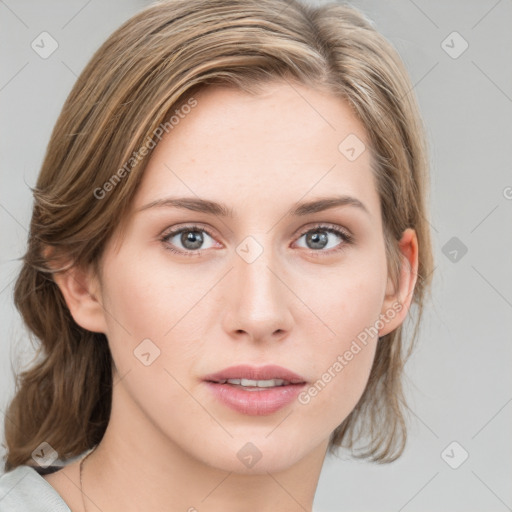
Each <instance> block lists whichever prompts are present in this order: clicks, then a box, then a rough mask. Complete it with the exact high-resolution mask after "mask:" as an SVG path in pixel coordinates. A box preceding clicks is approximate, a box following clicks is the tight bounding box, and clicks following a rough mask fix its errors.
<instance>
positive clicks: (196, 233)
mask: <svg viewBox="0 0 512 512" xmlns="http://www.w3.org/2000/svg"><path fill="white" fill-rule="evenodd" d="M204 234H206V235H207V237H209V238H211V239H212V240H213V242H214V243H213V244H212V246H214V245H215V244H216V243H217V242H215V240H214V235H212V234H211V232H210V231H209V230H208V229H207V228H206V227H205V226H202V225H198V224H191V225H187V226H181V227H179V228H176V229H171V230H167V231H166V232H165V233H164V234H163V235H162V236H161V238H160V241H161V242H162V243H163V244H164V247H165V249H167V250H169V251H171V252H173V253H176V254H179V255H182V256H191V257H194V256H196V257H197V256H201V255H202V254H203V252H204V251H206V250H208V249H210V248H211V247H206V248H205V247H204V243H205V240H206V238H205V236H204ZM178 235H181V236H179V237H178V243H179V244H181V245H182V247H178V248H177V247H176V243H175V242H171V240H172V239H173V238H175V237H177V236H178ZM184 235H185V236H184ZM308 235H309V236H308ZM329 235H331V236H329ZM333 235H334V236H333ZM304 236H306V240H307V242H306V243H308V242H310V243H312V244H320V246H321V247H320V248H309V247H303V248H304V249H305V250H307V251H308V252H309V253H311V254H312V255H314V256H322V255H326V256H327V255H332V254H334V253H338V252H340V251H342V250H344V249H346V248H347V246H348V245H351V244H353V243H354V238H353V236H352V235H351V234H350V233H349V232H348V231H347V230H345V229H344V228H341V227H340V226H336V225H331V224H318V225H315V226H312V227H309V228H308V229H306V230H304V231H302V232H301V234H300V235H299V236H298V238H297V239H296V240H297V241H298V240H301V239H302V238H303V237H304ZM334 237H338V238H339V239H341V242H338V243H335V248H332V246H331V247H329V248H328V249H327V250H325V246H324V245H323V244H324V242H326V245H327V246H328V245H329V244H330V243H331V242H332V240H331V239H332V238H334ZM206 241H207V240H206ZM183 244H187V245H188V244H190V245H191V247H185V246H183ZM198 245H200V247H198Z"/></svg>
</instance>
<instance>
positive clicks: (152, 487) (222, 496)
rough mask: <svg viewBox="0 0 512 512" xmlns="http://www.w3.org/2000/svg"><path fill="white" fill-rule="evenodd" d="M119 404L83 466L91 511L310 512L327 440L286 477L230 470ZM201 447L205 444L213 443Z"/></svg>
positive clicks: (116, 401) (281, 473)
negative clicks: (189, 449)
mask: <svg viewBox="0 0 512 512" xmlns="http://www.w3.org/2000/svg"><path fill="white" fill-rule="evenodd" d="M118 388H119V386H118ZM118 391H120V390H119V389H118ZM118 398H119V397H116V394H114V397H113V403H112V412H111V417H110V421H109V424H108V427H107V430H106V432H105V435H104V437H103V439H102V441H101V442H100V444H99V445H98V447H97V448H96V449H95V450H94V452H93V453H91V454H90V456H89V458H88V460H87V461H86V462H85V464H84V473H83V483H84V489H83V490H84V493H85V495H86V496H88V497H89V498H90V501H89V502H88V503H87V510H89V511H90V510H95V506H96V507H97V508H99V509H100V510H111V511H117V510H123V511H124V512H130V511H132V510H134V511H135V510H145V511H146V512H152V511H161V510H168V511H172V512H174V511H188V512H198V511H202V510H208V512H220V511H222V512H235V511H236V512H245V511H247V512H249V511H254V510H258V511H261V512H267V511H268V512H270V511H275V510H279V511H280V512H292V511H293V512H296V511H301V512H309V511H311V510H312V505H313V499H314V495H315V490H316V486H317V484H318V479H319V476H320V471H321V468H322V464H323V461H324V457H325V453H326V449H327V443H328V440H325V441H323V442H322V443H321V444H320V445H319V446H318V447H317V448H316V449H314V450H313V451H311V452H310V453H309V454H308V455H307V456H306V457H304V458H303V459H301V460H300V461H299V462H297V463H295V464H294V465H293V466H291V467H288V468H286V469H284V470H276V471H274V470H272V468H267V467H264V466H262V469H260V471H258V473H255V472H249V473H239V472H236V471H226V470H222V469H219V468H216V467H213V466H212V465H210V464H207V463H205V462H204V461H201V460H198V459H197V458H194V457H192V456H191V455H190V454H189V453H187V452H185V451H184V450H183V449H182V448H181V447H180V446H178V444H177V443H176V442H173V441H172V440H170V439H169V438H168V437H167V436H165V435H164V433H163V432H161V431H160V430H159V429H158V428H156V427H155V426H154V425H153V424H151V422H150V421H149V420H148V419H147V418H146V417H145V416H144V414H143V413H142V412H141V411H140V410H138V408H136V407H135V408H129V407H128V406H127V403H126V401H125V400H119V399H118ZM127 407H128V408H129V410H128V411H127V410H126V408H127ZM137 411H138V412H137ZM124 418H130V421H129V422H128V421H125V420H124ZM198 442H199V443H201V442H204V443H207V442H208V438H207V436H206V435H205V437H204V441H203V440H198Z"/></svg>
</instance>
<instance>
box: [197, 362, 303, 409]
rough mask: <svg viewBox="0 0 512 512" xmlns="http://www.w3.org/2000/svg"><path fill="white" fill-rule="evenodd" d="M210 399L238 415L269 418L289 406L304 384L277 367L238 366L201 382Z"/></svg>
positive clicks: (293, 375) (301, 379)
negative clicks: (208, 391) (265, 416)
mask: <svg viewBox="0 0 512 512" xmlns="http://www.w3.org/2000/svg"><path fill="white" fill-rule="evenodd" d="M203 380H204V382H205V383H206V385H207V386H208V388H209V389H210V390H211V391H212V393H213V395H214V397H215V398H216V399H218V400H219V401H220V402H221V403H222V404H223V405H225V406H227V407H229V408H230V409H232V410H235V411H237V412H239V413H241V414H246V415H251V416H261V415H269V414H273V413H274V412H277V411H278V410H280V409H282V408H283V407H286V406H287V405H290V404H291V402H293V401H294V399H295V398H296V397H297V395H298V394H299V393H300V391H301V389H303V387H304V386H305V385H306V380H305V379H304V378H303V377H301V376H300V375H297V374H296V373H294V372H292V371H290V370H288V369H286V368H283V367H281V366H275V365H267V366H263V367H253V366H248V365H239V366H232V367H230V368H226V369H224V370H221V371H220V372H217V373H215V374H212V375H207V376H206V377H204V378H203Z"/></svg>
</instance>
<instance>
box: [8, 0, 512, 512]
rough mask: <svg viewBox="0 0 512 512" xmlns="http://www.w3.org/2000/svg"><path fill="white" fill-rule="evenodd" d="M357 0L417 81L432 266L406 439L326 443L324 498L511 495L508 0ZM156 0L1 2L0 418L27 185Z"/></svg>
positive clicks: (13, 344)
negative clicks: (109, 56) (363, 446)
mask: <svg viewBox="0 0 512 512" xmlns="http://www.w3.org/2000/svg"><path fill="white" fill-rule="evenodd" d="M351 3H352V5H354V6H356V7H358V8H360V9H361V10H362V11H363V12H365V13H366V14H367V15H368V16H369V17H370V18H371V19H372V20H373V21H374V22H375V25H376V28H377V29H378V30H379V31H380V32H382V33H383V34H384V35H385V36H386V37H387V38H388V39H389V40H390V41H391V42H392V43H393V44H394V45H395V47H396V48H397V50H398V51H399V53H400V54H401V56H402V58H403V59H404V61H405V63H406V65H407V67H408V69H409V72H410V75H411V78H412V81H413V83H414V84H415V88H414V91H415V93H416V95H417V97H418V99H419V103H420V108H421V110H422V114H423V118H424V120H425V124H426V126H427V131H428V139H429V144H430V148H431V153H430V159H431V166H432V167H431V173H432V174H431V182H432V187H431V188H432V190H431V198H430V207H431V211H432V233H433V237H434V244H435V246H434V250H435V259H436V269H435V274H434V282H433V300H432V302H431V303H430V304H429V305H428V307H427V311H426V315H425V322H424V326H423V331H422V334H421V337H420V340H419V344H418V349H417V350H416V352H415V354H414V355H413V357H412V358H411V360H410V362H409V363H408V365H407V373H408V375H409V380H410V386H409V388H408V396H409V399H410V403H411V407H412V409H413V411H414V415H413V416H412V418H411V423H410V438H409V443H408V446H407V449H406V452H405V453H404V455H403V457H402V458H401V459H399V460H398V461H397V462H395V463H392V464H390V465H374V464H369V463H367V462H359V461H353V460H349V459H348V457H346V456H342V457H339V458H332V457H331V458H329V459H328V460H327V461H326V464H325V466H324V470H323V472H322V475H321V479H320V483H319V487H318V491H317V495H316V500H315V510H316V511H318V512H328V511H339V510H351V511H386V512H389V511H396V512H400V511H402V510H403V511H413V510H414V511H417V512H420V511H434V510H435V511H441V510H442V511H464V512H470V511H486V512H490V511H497V512H500V511H506V510H512V485H511V482H512V462H511V461H512V436H511V435H510V434H511V432H512V428H511V427H512V403H511V402H512V385H511V384H512V372H511V371H510V368H511V362H512V343H511V341H512V340H511V334H510V333H511V332H512V286H511V283H512V264H511V263H512V261H511V254H512V237H511V229H510V228H511V226H512V222H511V221H512V172H511V171H512V154H511V151H510V146H511V144H512V121H511V119H512V58H511V57H512V30H511V29H510V28H511V21H512V1H511V0H498V1H496V0H480V1H476V0H472V1H467V0H457V1H449V2H447V1H441V0H437V1H430V2H428V1H426V0H415V1H412V0H394V1H387V2H379V1H378V0H360V1H353V2H351ZM147 4H148V2H144V1H142V0H138V1H137V0H116V1H109V2H100V1H99V0H90V1H85V0H79V1H78V0H72V1H68V2H59V1H56V0H52V1H46V2H37V1H35V0H33V1H28V0H23V1H17V2H15V1H14V0H5V1H0V52H1V55H0V62H1V67H0V69H1V74H0V102H1V112H2V117H1V123H0V130H1V132H0V152H1V155H2V159H1V187H0V222H1V226H2V244H1V255H0V262H1V265H0V272H1V274H0V322H1V337H0V351H1V352H0V353H1V362H0V364H1V367H0V414H1V416H2V417H1V418H0V419H1V421H2V422H3V414H4V411H5V406H6V404H7V401H8V399H9V397H10V395H11V393H12V391H13V382H14V380H13V374H12V366H13V365H14V366H16V365H18V364H20V363H23V362H25V361H27V360H28V359H29V358H30V355H31V353H32V352H31V348H30V344H29V342H28V340H27V335H26V332H25V331H24V328H23V326H22V323H21V321H20V318H19V316H18V314H17V312H16V311H15V309H14V306H13V303H12V289H13V283H14V279H15V277H16V274H17V272H18V270H19V260H18V258H19V257H20V256H21V255H22V254H23V252H24V250H25V243H26V236H27V226H28V223H29V219H30V213H31V204H32V198H31V193H30V189H29V186H33V185H34V183H35V180H36V176H37V174H38V171H39V168H40V165H41V162H42V159H43V156H44V151H45V148H46V144H47V143H48V140H49V137H50V133H51V130H52V127H53V125H54V123H55V120H56V118H57V115H58V113H59V111H60V108H61V106H62V104H63V102H64V99H65V97H66V95H67V94H68V92H69V90H70V89H71V87H72V85H73V83H74V81H75V79H76V77H77V75H78V73H79V72H80V71H81V69H82V68H83V66H84V65H85V64H86V62H87V61H88V59H89V58H90V57H91V55H92V53H93V51H94V50H95V49H96V48H97V47H98V46H99V45H100V44H101V42H103V40H104V39H105V38H106V37H107V36H108V35H109V34H110V33H111V32H112V31H113V30H114V29H115V28H117V27H118V26H119V25H120V24H121V22H123V21H124V20H125V19H127V18H129V17H130V16H131V15H132V14H134V13H135V12H137V11H138V10H139V9H140V8H142V7H144V6H145V5H147ZM43 31H47V32H49V33H50V34H51V35H52V37H53V38H54V39H55V40H56V41H57V42H58V45H59V47H58V49H57V50H56V51H55V52H54V53H53V54H52V55H51V56H50V57H49V58H47V59H42V58H41V57H40V56H39V55H38V54H36V53H35V51H34V50H33V49H32V48H31V42H32V41H33V40H34V39H35V38H36V37H37V36H38V35H39V34H40V33H41V32H43ZM454 31H456V32H458V33H459V34H460V36H462V38H463V39H464V40H465V41H467V43H468V45H469V46H468V48H467V50H466V51H464V52H463V53H462V54H461V55H460V56H458V57H457V58H453V55H454V54H455V53H458V52H459V51H460V50H461V49H462V48H463V46H462V45H463V44H464V42H463V40H462V39H461V38H460V37H459V36H457V35H455V36H454V35H451V36H450V37H448V39H446V38H447V36H449V35H450V34H452V32H454ZM445 40H446V42H445V43H443V41H445ZM450 47H451V48H450ZM445 50H448V51H449V52H451V53H452V56H450V55H449V54H448V53H447V51H445ZM453 237H456V240H452V241H450V240H451V239H452V238H453ZM464 247H466V248H467V253H465V254H464V255H463V254H462V253H463V251H462V250H461V249H463V248H464ZM454 250H455V251H457V253H456V254H455V253H454V252H453V251H454ZM453 441H456V442H457V443H458V445H456V446H455V447H454V448H453V446H452V447H451V448H449V449H448V450H447V451H446V452H444V450H445V448H446V447H447V446H448V445H450V443H452V442H453ZM452 448H453V450H452ZM463 450H465V451H466V452H467V453H468V454H469V456H468V458H467V460H466V461H465V462H464V463H463V464H462V465H460V467H458V468H457V469H453V468H452V467H450V466H449V465H448V463H447V462H446V461H449V462H450V463H451V464H452V465H456V464H457V463H458V462H460V460H461V457H462V455H463V454H464V451H463ZM443 452H444V453H445V455H444V458H443V457H442V453H443ZM0 455H1V454H0Z"/></svg>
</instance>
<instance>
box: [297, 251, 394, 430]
mask: <svg viewBox="0 0 512 512" xmlns="http://www.w3.org/2000/svg"><path fill="white" fill-rule="evenodd" d="M371 263H372V264H370V262H368V264H365V265H361V266H360V267H359V268H353V269H351V272H346V273H343V272H340V273H339V275H333V276H331V279H329V280H328V283H329V285H328V286H325V287H324V292H323V293H318V292H317V293H315V294H310V295H309V304H311V309H312V310H314V311H318V312H319V316H320V317H321V320H322V323H323V324H324V325H326V326H328V330H327V329H325V330H324V331H323V332H325V333H327V334H328V336H323V337H319V336H312V337H311V340H312V344H311V350H310V352H309V356H310V358H309V361H311V366H312V367H313V368H314V370H313V371H312V374H314V375H315V376H316V377H315V381H314V382H313V383H311V385H310V386H308V387H307V388H306V389H305V390H304V392H303V393H302V394H301V395H300V396H299V403H301V404H302V405H303V407H304V411H303V414H305V415H306V416H310V417H311V419H312V421H315V420H314V418H315V417H316V418H317V420H316V421H317V423H318V424H319V425H320V424H321V425H322V427H321V428H325V427H326V426H328V428H329V429H334V428H336V427H337V426H338V425H339V424H340V423H341V422H342V421H343V420H344V419H345V418H346V417H347V415H348V414H349V413H350V412H351V411H352V410H353V408H354V407H355V405H356V404H357V402H358V400H359V398H360V397H361V395H362V393H363V391H364V389H365V387H366V384H367V381H368V377H369V375H370V371H371V367H372V364H373V360H374V356H375V350H376V347H377V343H378V334H377V332H378V329H377V328H376V326H377V325H378V320H379V315H380V312H381V308H382V303H383V297H384V292H385V284H386V280H385V276H386V274H385V263H384V264H383V260H381V259H378V258H375V259H373V261H372V262H371ZM383 269H384V270H383ZM326 282H327V281H326ZM333 331H334V332H333Z"/></svg>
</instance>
